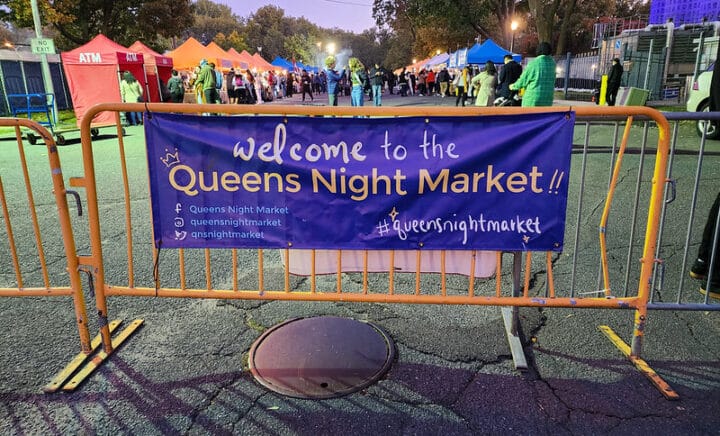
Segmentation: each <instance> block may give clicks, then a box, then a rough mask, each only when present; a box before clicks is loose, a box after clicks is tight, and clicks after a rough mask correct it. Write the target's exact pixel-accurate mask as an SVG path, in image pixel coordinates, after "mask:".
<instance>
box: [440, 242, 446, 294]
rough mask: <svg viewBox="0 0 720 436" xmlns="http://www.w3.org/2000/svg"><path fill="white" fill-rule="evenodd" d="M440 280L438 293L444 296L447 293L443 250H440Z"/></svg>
mask: <svg viewBox="0 0 720 436" xmlns="http://www.w3.org/2000/svg"><path fill="white" fill-rule="evenodd" d="M440 282H441V285H440V286H441V290H440V295H442V296H443V297H444V296H446V295H447V281H446V280H445V250H442V251H441V252H440Z"/></svg>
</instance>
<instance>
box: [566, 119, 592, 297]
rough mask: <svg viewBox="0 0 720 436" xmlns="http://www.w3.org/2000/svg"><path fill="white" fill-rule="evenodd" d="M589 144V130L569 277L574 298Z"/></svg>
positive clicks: (585, 141)
mask: <svg viewBox="0 0 720 436" xmlns="http://www.w3.org/2000/svg"><path fill="white" fill-rule="evenodd" d="M589 144H590V128H589V127H587V128H586V129H585V138H584V139H583V153H582V163H581V166H580V192H578V204H577V215H576V218H575V241H574V242H573V258H572V270H571V271H572V273H571V275H570V296H571V297H574V296H575V271H576V270H577V261H578V259H577V254H578V247H579V246H580V220H581V218H582V208H583V200H584V198H585V189H584V187H585V176H586V169H587V155H588V145H589Z"/></svg>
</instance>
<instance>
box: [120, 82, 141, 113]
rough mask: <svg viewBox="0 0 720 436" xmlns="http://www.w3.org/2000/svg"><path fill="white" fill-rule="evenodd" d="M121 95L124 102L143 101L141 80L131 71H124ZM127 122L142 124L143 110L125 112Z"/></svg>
mask: <svg viewBox="0 0 720 436" xmlns="http://www.w3.org/2000/svg"><path fill="white" fill-rule="evenodd" d="M120 97H122V101H123V102H124V103H138V102H142V101H143V90H142V86H140V82H138V81H137V80H136V79H135V76H133V74H132V73H131V72H130V71H125V73H123V79H122V81H121V82H120ZM125 119H126V122H127V124H128V125H129V126H135V125H138V124H142V112H127V113H126V114H125Z"/></svg>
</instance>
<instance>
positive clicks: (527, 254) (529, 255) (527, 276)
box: [523, 251, 532, 298]
mask: <svg viewBox="0 0 720 436" xmlns="http://www.w3.org/2000/svg"><path fill="white" fill-rule="evenodd" d="M531 266H532V251H526V252H525V279H524V280H523V297H525V298H527V296H528V295H529V293H530V270H531V269H532V268H531Z"/></svg>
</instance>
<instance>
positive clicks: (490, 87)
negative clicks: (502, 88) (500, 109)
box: [471, 61, 497, 106]
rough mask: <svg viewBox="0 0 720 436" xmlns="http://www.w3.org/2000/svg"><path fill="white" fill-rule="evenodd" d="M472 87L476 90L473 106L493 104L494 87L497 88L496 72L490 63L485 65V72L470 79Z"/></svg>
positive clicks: (493, 65)
mask: <svg viewBox="0 0 720 436" xmlns="http://www.w3.org/2000/svg"><path fill="white" fill-rule="evenodd" d="M471 83H472V86H473V88H475V89H477V93H476V94H477V97H475V106H492V105H493V104H494V103H495V87H496V86H497V70H496V69H495V64H494V63H493V62H492V61H487V62H486V63H485V70H483V71H481V72H480V74H478V75H476V76H475V77H473V78H472V81H471Z"/></svg>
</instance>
